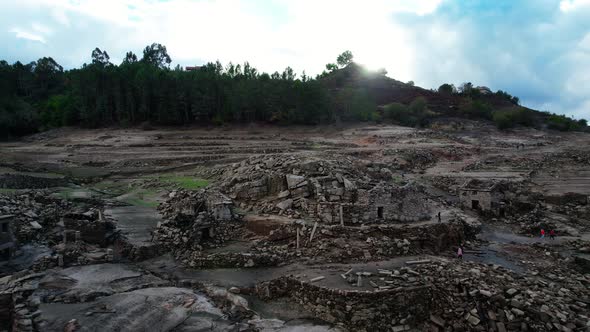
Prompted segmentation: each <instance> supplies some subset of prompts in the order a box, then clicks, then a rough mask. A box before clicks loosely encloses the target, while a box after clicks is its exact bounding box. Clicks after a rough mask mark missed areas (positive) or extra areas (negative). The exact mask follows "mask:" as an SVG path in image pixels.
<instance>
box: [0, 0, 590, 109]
mask: <svg viewBox="0 0 590 332" xmlns="http://www.w3.org/2000/svg"><path fill="white" fill-rule="evenodd" d="M443 4H444V6H443ZM482 7H483V8H481V7H480V6H471V5H466V4H465V3H463V2H454V1H444V0H415V1H409V0H371V1H361V0H340V1H337V0H322V1H317V0H297V1H294V0H266V1H256V2H254V1H250V0H201V1H193V0H170V1H155V0H103V1H98V0H96V1H91V0H19V1H18V2H8V1H7V2H1V1H0V11H2V12H6V8H9V9H12V10H13V13H19V14H18V15H17V16H18V20H14V22H10V21H7V22H5V23H4V24H5V25H4V26H2V23H0V27H3V28H4V29H6V30H8V29H10V28H11V27H13V26H16V27H19V28H13V29H12V30H10V31H12V32H13V33H14V34H15V35H16V37H17V38H24V39H28V40H35V41H38V42H41V43H45V44H46V45H45V46H44V48H43V49H42V48H37V51H38V52H39V53H38V54H28V53H27V54H25V56H27V57H33V56H36V57H39V56H45V55H48V54H49V53H50V54H51V55H52V56H54V57H55V58H56V60H58V61H61V62H63V63H64V64H65V65H66V67H77V66H79V65H81V64H82V63H83V62H85V61H86V62H87V61H89V55H90V52H91V50H92V49H93V48H94V47H100V48H101V49H103V50H107V51H108V52H109V54H110V55H111V58H112V59H113V61H115V60H114V59H118V58H119V59H120V58H121V57H123V55H124V54H125V52H126V51H128V50H132V51H134V52H136V53H140V52H141V50H142V49H143V47H144V46H145V45H148V44H150V43H152V42H159V43H162V44H164V45H166V46H167V48H168V51H169V53H170V55H171V57H172V59H173V61H174V63H180V64H183V65H185V64H196V65H198V64H201V63H202V62H207V61H215V60H218V59H219V60H220V61H221V62H222V63H224V64H227V63H228V62H229V61H233V62H234V63H242V62H244V61H250V63H251V64H252V65H254V66H255V67H257V68H258V69H259V70H261V71H266V72H273V71H275V70H278V71H281V70H282V69H284V68H285V67H286V66H291V67H292V68H293V69H294V70H295V71H296V72H297V73H301V72H302V71H303V70H306V72H307V74H308V75H315V74H317V73H320V72H321V71H322V70H323V69H324V65H325V64H326V63H328V62H334V61H335V59H336V56H337V55H338V54H339V53H340V52H342V51H344V50H347V49H348V50H350V51H352V52H353V54H354V55H355V60H356V61H358V62H360V63H363V64H366V65H368V66H369V67H372V68H377V67H385V68H386V69H387V71H388V72H389V75H390V76H391V77H393V78H396V79H399V80H402V81H408V80H414V81H415V82H416V83H417V84H418V85H421V86H424V87H426V88H436V87H437V86H438V85H440V84H442V83H445V82H449V83H455V84H460V83H462V82H465V81H471V82H473V83H474V84H477V85H488V86H489V87H490V88H492V89H494V90H497V89H502V90H508V91H509V92H510V93H513V94H516V95H518V96H519V97H521V98H522V100H523V102H525V103H526V105H530V106H535V105H540V106H543V107H551V108H550V109H548V110H550V111H556V112H560V111H563V112H572V114H578V113H574V112H587V113H586V116H590V110H587V109H588V107H587V106H588V104H587V102H585V100H586V97H585V96H588V95H590V77H589V75H590V74H589V73H590V72H589V71H588V70H587V68H590V59H589V58H588V57H589V56H590V52H589V51H590V33H588V31H589V30H588V28H589V26H588V25H587V24H586V25H584V24H583V23H584V22H589V21H588V20H587V19H585V16H586V18H587V16H590V0H554V1H553V2H537V1H534V0H531V1H518V2H514V5H513V6H507V7H506V6H497V7H496V6H482ZM40 8H41V10H39V9H40ZM39 12H43V13H45V16H46V17H43V16H42V15H41V16H42V17H41V18H42V19H39ZM21 13H24V14H21ZM21 15H22V17H21ZM43 18H44V19H43ZM21 22H25V23H23V24H25V25H23V24H21ZM23 27H24V28H23ZM584 34H586V35H584ZM50 37H51V38H50ZM9 46H10V44H9ZM66 49H67V51H64V50H66ZM11 51H12V54H19V53H18V52H21V53H20V54H22V51H18V50H11ZM115 62H116V61H115ZM585 109H586V111H584V110H585ZM581 114H583V113H581Z"/></svg>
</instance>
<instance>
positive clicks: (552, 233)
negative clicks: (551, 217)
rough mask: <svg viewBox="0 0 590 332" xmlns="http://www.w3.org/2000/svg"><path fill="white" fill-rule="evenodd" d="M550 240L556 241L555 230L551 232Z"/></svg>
mask: <svg viewBox="0 0 590 332" xmlns="http://www.w3.org/2000/svg"><path fill="white" fill-rule="evenodd" d="M549 238H550V239H551V240H555V230H554V229H552V230H551V231H550V232H549Z"/></svg>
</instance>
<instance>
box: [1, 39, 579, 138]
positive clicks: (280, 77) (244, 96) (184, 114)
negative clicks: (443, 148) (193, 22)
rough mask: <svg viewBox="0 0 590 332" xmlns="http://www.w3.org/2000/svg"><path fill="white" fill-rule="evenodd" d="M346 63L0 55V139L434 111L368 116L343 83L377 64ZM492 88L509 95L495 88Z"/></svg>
mask: <svg viewBox="0 0 590 332" xmlns="http://www.w3.org/2000/svg"><path fill="white" fill-rule="evenodd" d="M352 60H353V56H352V53H351V52H350V51H346V52H344V53H342V54H340V56H338V59H337V64H328V65H327V68H326V69H327V70H328V71H329V72H330V73H328V72H325V71H324V73H322V75H320V77H323V76H328V75H329V76H330V77H329V78H328V79H327V80H322V81H319V80H317V79H312V78H310V77H308V76H307V75H305V74H303V75H302V76H301V78H297V75H296V74H295V71H294V70H293V69H292V68H290V67H287V68H286V69H285V70H284V71H282V72H274V73H272V74H267V73H261V72H259V71H258V70H257V69H256V68H254V67H252V66H251V65H250V64H249V63H247V62H246V63H244V64H237V65H234V64H231V63H230V64H228V65H227V66H226V67H224V66H223V65H222V64H221V63H220V62H219V61H217V62H211V63H207V64H205V65H204V66H202V67H199V68H198V69H196V70H191V71H184V70H182V68H181V67H179V66H177V67H176V68H175V69H170V68H169V67H170V63H171V58H170V56H169V55H168V52H167V50H166V47H165V46H163V45H160V44H157V43H154V44H152V45H149V46H147V47H146V48H145V49H144V50H143V54H142V57H141V59H140V60H138V57H137V56H136V55H135V54H133V53H132V52H127V53H126V54H125V57H124V60H123V61H122V63H121V64H120V65H116V64H112V63H111V62H110V56H109V54H108V53H107V52H106V51H105V50H101V49H99V48H96V49H94V50H93V51H92V53H91V63H90V64H84V65H83V66H82V67H81V68H77V69H72V70H67V71H64V70H63V68H62V67H61V66H60V65H59V64H58V63H57V62H56V61H55V60H54V59H52V58H50V57H44V58H41V59H39V60H37V61H35V62H31V63H28V64H22V63H20V62H16V63H14V64H12V65H10V64H8V63H7V62H5V61H0V138H6V137H11V136H19V135H24V134H29V133H33V132H35V131H37V130H39V129H48V128H54V127H59V126H64V125H80V126H84V127H101V126H111V125H139V124H142V123H148V124H151V125H185V124H215V125H223V124H226V123H248V122H268V123H277V124H284V125H289V124H312V125H313V124H320V123H330V122H333V121H335V120H343V121H390V122H396V123H401V124H404V125H410V126H416V125H422V126H424V125H425V124H427V123H428V121H429V119H431V118H432V117H433V116H434V114H433V113H432V112H430V111H429V110H428V108H427V107H426V102H425V100H423V99H421V100H415V101H414V102H412V103H411V104H410V105H407V106H406V105H402V104H391V105H388V106H387V107H386V108H385V109H384V112H383V114H381V113H378V112H377V111H376V110H377V105H376V101H377V100H380V98H377V96H378V95H379V92H375V89H374V88H372V87H367V86H356V85H351V84H350V81H351V80H354V79H355V77H353V76H352V75H354V73H360V74H361V75H364V76H363V77H372V78H376V77H378V76H379V75H384V74H385V73H386V71H385V70H382V71H380V72H379V73H368V72H365V71H363V70H362V69H361V70H360V71H359V70H358V68H356V67H355V66H349V65H350V64H351V63H352ZM338 66H348V67H347V68H346V69H338ZM327 82H329V84H327ZM461 91H462V93H463V95H464V96H465V97H467V98H465V99H468V98H471V100H472V101H471V102H470V103H468V104H466V106H465V107H463V108H461V109H460V111H459V113H456V115H461V116H468V117H473V118H485V119H492V114H494V112H493V111H492V110H491V108H490V106H489V105H488V104H486V103H485V102H486V101H488V100H487V99H485V98H483V96H478V95H477V92H476V91H477V89H473V88H472V85H471V84H470V83H466V84H464V85H463V86H462V88H461ZM439 92H441V93H446V94H449V93H451V94H453V93H455V89H454V87H453V86H452V85H449V84H443V85H441V87H440V88H439ZM467 93H468V94H467ZM466 94H467V95H466ZM496 94H497V95H498V96H501V97H502V98H506V99H509V100H511V101H512V102H514V103H517V102H518V98H516V97H513V96H510V95H509V94H507V93H505V92H502V91H498V92H497V93H496ZM480 97H481V98H480ZM492 104H493V103H492ZM521 118H522V117H521V116H520V115H519V116H516V115H514V114H512V113H511V112H500V113H498V114H497V115H495V117H494V118H493V119H494V121H497V123H501V125H502V126H503V127H509V126H511V125H513V123H516V124H525V123H529V121H528V120H526V119H525V120H522V119H521ZM546 119H547V120H546V121H547V123H548V126H549V127H550V128H555V129H559V130H577V129H576V128H586V123H585V122H582V121H574V120H571V119H569V118H565V117H560V116H553V117H550V116H547V117H546Z"/></svg>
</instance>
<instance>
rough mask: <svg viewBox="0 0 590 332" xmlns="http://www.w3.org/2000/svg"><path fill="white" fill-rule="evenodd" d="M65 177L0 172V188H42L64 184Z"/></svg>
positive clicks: (66, 181)
mask: <svg viewBox="0 0 590 332" xmlns="http://www.w3.org/2000/svg"><path fill="white" fill-rule="evenodd" d="M67 184H68V180H67V179H66V178H47V177H36V176H30V175H23V174H0V188H10V189H44V188H53V187H60V186H66V185H67Z"/></svg>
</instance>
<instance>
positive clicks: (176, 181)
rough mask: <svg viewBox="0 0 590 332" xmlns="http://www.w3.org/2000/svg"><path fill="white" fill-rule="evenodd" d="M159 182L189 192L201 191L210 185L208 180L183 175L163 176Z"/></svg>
mask: <svg viewBox="0 0 590 332" xmlns="http://www.w3.org/2000/svg"><path fill="white" fill-rule="evenodd" d="M159 180H160V181H162V182H163V183H167V184H173V185H175V186H179V187H181V188H183V189H187V190H195V189H200V188H203V187H206V186H207V185H209V181H207V180H204V179H199V178H195V177H192V176H183V175H163V176H161V177H159Z"/></svg>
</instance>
